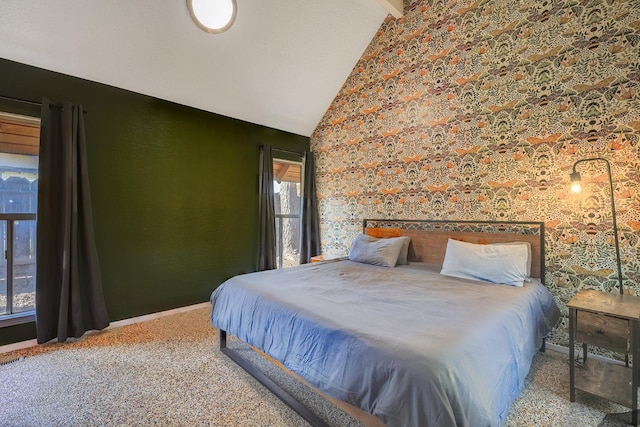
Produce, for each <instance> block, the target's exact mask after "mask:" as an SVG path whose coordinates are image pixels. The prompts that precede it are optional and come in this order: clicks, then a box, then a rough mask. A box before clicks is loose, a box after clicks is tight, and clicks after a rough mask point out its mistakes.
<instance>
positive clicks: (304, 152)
mask: <svg viewBox="0 0 640 427" xmlns="http://www.w3.org/2000/svg"><path fill="white" fill-rule="evenodd" d="M260 150H262V145H261V146H260ZM271 151H279V152H281V153H287V154H295V155H297V156H304V155H305V154H306V153H307V152H306V151H303V152H302V153H301V152H299V151H291V150H285V149H283V148H276V147H271Z"/></svg>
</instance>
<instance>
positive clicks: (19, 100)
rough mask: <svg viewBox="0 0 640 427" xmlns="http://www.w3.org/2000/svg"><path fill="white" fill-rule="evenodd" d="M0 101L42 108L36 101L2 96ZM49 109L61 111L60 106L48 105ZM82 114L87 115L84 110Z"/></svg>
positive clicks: (40, 103)
mask: <svg viewBox="0 0 640 427" xmlns="http://www.w3.org/2000/svg"><path fill="white" fill-rule="evenodd" d="M0 99H4V100H6V101H14V102H21V103H23V104H29V105H35V106H37V107H42V102H36V101H30V100H28V99H21V98H14V97H12V96H4V95H0ZM49 108H59V109H62V105H60V104H49ZM82 113H83V114H87V111H85V110H84V109H83V110H82Z"/></svg>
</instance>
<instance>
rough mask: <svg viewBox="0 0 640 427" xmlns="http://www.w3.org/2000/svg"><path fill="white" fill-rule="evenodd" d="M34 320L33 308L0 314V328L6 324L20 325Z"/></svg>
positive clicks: (6, 325)
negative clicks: (20, 311)
mask: <svg viewBox="0 0 640 427" xmlns="http://www.w3.org/2000/svg"><path fill="white" fill-rule="evenodd" d="M35 321H36V312H35V311H34V310H31V311H25V312H23V313H15V314H8V315H5V316H0V328H6V327H8V326H15V325H21V324H23V323H30V322H35Z"/></svg>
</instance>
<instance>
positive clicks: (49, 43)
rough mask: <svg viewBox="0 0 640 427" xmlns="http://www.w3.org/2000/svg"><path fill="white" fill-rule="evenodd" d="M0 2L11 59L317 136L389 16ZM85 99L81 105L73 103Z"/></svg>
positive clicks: (372, 1) (87, 1) (179, 2)
mask: <svg viewBox="0 0 640 427" xmlns="http://www.w3.org/2000/svg"><path fill="white" fill-rule="evenodd" d="M237 4H238V14H237V18H236V22H235V24H234V25H233V26H232V27H231V28H230V29H229V30H228V31H226V32H224V33H222V34H208V33H206V32H204V31H202V30H200V29H199V28H198V27H196V25H195V24H194V23H193V22H192V21H191V17H190V15H189V12H188V10H187V6H186V0H55V1H43V0H0V57H2V58H6V59H10V60H13V61H17V62H21V63H25V64H29V65H33V66H37V67H41V68H46V69H49V70H53V71H57V72H61V73H64V74H69V75H72V76H76V77H81V78H84V79H88V80H92V81H96V82H100V83H105V84H108V85H112V86H116V87H119V88H123V89H128V90H131V91H134V92H138V93H142V94H145V95H151V96H154V97H157V98H161V99H166V100H169V101H173V102H177V103H180V104H185V105H189V106H193V107H196V108H200V109H202V110H206V111H211V112H214V113H218V114H222V115H225V116H229V117H234V118H237V119H241V120H245V121H248V122H252V123H257V124H260V125H264V126H269V127H273V128H276V129H281V130H285V131H289V132H293V133H296V134H299V135H304V136H309V135H311V133H312V132H313V130H314V129H315V127H316V125H317V124H318V122H319V121H320V119H321V118H322V116H323V115H324V113H325V111H326V110H327V108H328V107H329V105H330V104H331V101H333V98H334V97H335V96H336V94H337V93H338V91H339V90H340V88H341V86H342V84H343V83H344V81H345V80H346V78H347V77H348V75H349V73H350V72H351V70H352V69H353V67H354V65H355V64H356V62H357V61H358V59H359V58H360V56H361V55H362V53H363V51H364V50H365V48H366V47H367V45H368V44H369V42H370V41H371V39H372V38H373V36H374V35H375V33H376V31H377V30H378V28H379V27H380V25H381V24H382V22H383V21H384V19H385V17H386V16H387V11H386V10H385V9H384V8H383V7H382V6H381V5H380V3H378V1H376V0H237ZM71 101H73V100H71Z"/></svg>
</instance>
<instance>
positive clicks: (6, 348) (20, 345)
mask: <svg viewBox="0 0 640 427" xmlns="http://www.w3.org/2000/svg"><path fill="white" fill-rule="evenodd" d="M210 306H211V303H209V302H201V303H199V304H194V305H188V306H186V307H178V308H172V309H171V310H165V311H159V312H157V313H151V314H145V315H143V316H137V317H131V318H129V319H122V320H117V321H115V322H111V323H110V324H109V326H107V327H106V328H105V329H103V330H108V329H113V328H119V327H121V326H126V325H133V324H134V323H140V322H147V321H149V320H153V319H158V318H160V317H164V316H171V315H172V314H178V313H184V312H185V311H191V310H197V309H199V308H204V307H210ZM99 332H100V331H88V332H87V333H86V334H85V335H92V334H96V333H99ZM50 342H55V340H52V341H50ZM37 345H38V340H35V339H33V340H27V341H21V342H16V343H13V344H7V345H3V346H0V353H8V352H10V351H16V350H23V349H25V348H29V347H35V346H37Z"/></svg>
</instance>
